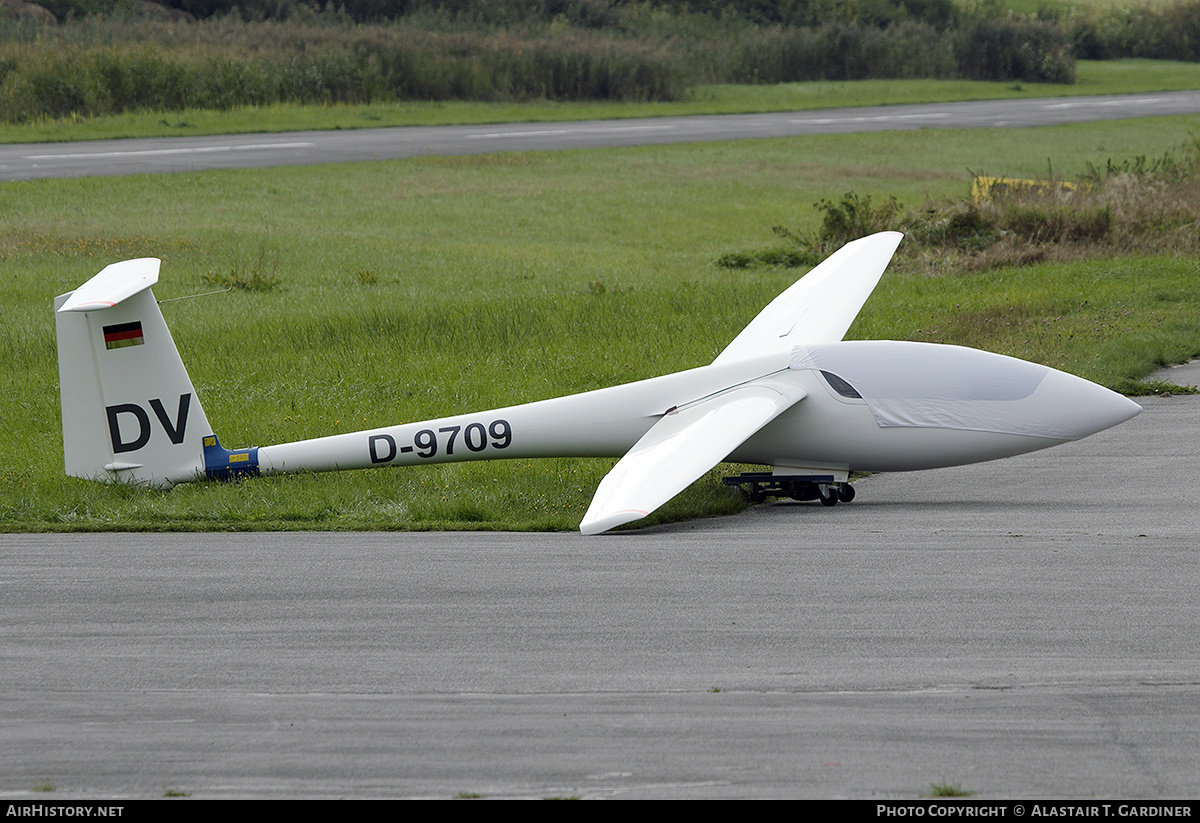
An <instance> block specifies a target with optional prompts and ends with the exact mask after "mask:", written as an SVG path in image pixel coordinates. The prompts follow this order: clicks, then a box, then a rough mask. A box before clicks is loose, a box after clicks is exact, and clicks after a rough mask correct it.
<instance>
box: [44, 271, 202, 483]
mask: <svg viewBox="0 0 1200 823" xmlns="http://www.w3.org/2000/svg"><path fill="white" fill-rule="evenodd" d="M159 263H160V261H159V260H157V259H156V258H141V259H138V260H126V261H124V262H121V263H114V264H112V265H111V266H108V267H107V268H105V269H104V270H103V271H101V272H100V273H99V274H97V275H96V276H95V277H93V278H92V279H91V280H89V281H88V282H87V283H85V284H84V285H82V286H80V287H79V288H78V289H76V290H75V291H74V292H68V293H67V294H63V295H60V296H58V297H57V298H55V300H54V317H55V327H56V333H57V338H58V377H59V391H60V394H61V399H62V421H63V457H64V462H65V464H66V471H67V474H69V475H72V476H74V477H82V478H85V479H88V480H104V481H109V482H126V483H135V484H140V485H148V486H154V487H170V486H172V485H175V484H176V483H185V482H187V481H189V480H193V479H195V478H196V477H198V476H203V475H204V473H205V460H204V439H205V438H206V437H212V428H211V427H210V426H209V424H208V419H207V417H206V416H205V414H204V410H203V409H202V408H201V406H200V401H199V400H198V399H197V397H196V390H195V389H194V388H193V387H192V381H191V378H189V377H188V374H187V370H186V369H185V368H184V366H183V361H182V360H181V359H180V357H179V351H178V350H177V349H176V348H175V341H174V340H173V339H172V338H171V332H170V331H169V330H168V329H167V324H166V321H165V320H164V319H163V316H162V312H161V311H160V310H159V308H158V303H157V301H155V299H154V294H153V292H152V291H151V290H150V287H151V286H152V285H154V284H155V283H156V282H158V268H159Z"/></svg>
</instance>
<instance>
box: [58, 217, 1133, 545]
mask: <svg viewBox="0 0 1200 823" xmlns="http://www.w3.org/2000/svg"><path fill="white" fill-rule="evenodd" d="M900 240H901V235H900V234H897V233H895V232H884V233H881V234H876V235H872V236H870V237H866V238H863V239H861V240H857V241H854V242H852V243H848V244H847V245H846V246H844V247H843V248H841V249H840V250H839V251H837V252H836V253H835V254H833V255H831V256H830V257H829V258H828V259H826V260H825V261H824V262H823V263H822V264H821V265H819V266H817V267H816V268H815V269H813V270H812V271H811V272H809V273H808V274H807V275H805V276H804V277H802V278H801V279H800V280H798V281H797V282H796V283H795V284H793V285H792V286H791V287H790V288H788V289H787V290H786V291H784V292H783V293H782V294H780V295H779V296H778V297H777V298H775V300H773V301H772V302H771V304H770V305H768V306H767V307H766V308H765V309H763V311H762V312H761V313H760V314H759V315H758V316H757V317H756V318H754V320H753V321H751V323H750V324H749V325H748V326H746V328H745V329H743V330H742V332H741V333H740V334H739V335H738V336H737V337H736V338H734V340H733V342H731V343H730V344H729V346H728V347H727V348H726V349H725V350H724V351H722V352H721V354H720V355H719V356H718V357H717V358H716V359H715V360H714V361H713V362H712V363H711V364H709V365H707V366H703V367H701V368H697V369H691V370H688V371H683V372H678V373H676V374H669V375H665V376H663V377H656V378H653V379H650V380H642V381H639V382H637V383H629V384H626V385H621V386H614V387H612V388H608V389H601V390H599V391H592V392H587V393H584V394H577V395H570V396H567V397H558V398H554V399H551V400H542V401H539V402H536V403H527V404H524V405H519V406H509V407H507V408H501V409H493V410H491V411H481V412H472V413H469V414H461V415H456V416H453V417H445V418H440V419H436V420H425V421H421V422H419V423H405V424H401V425H398V426H390V427H387V428H381V429H371V430H369V431H363V432H356V433H353V434H339V435H333V436H330V437H321V438H316V439H313V440H304V441H300V442H296V443H284V444H280V445H275V446H263V447H260V448H249V449H235V450H232V451H231V450H227V449H225V448H223V447H222V446H221V445H220V443H219V442H218V440H217V437H216V435H215V434H214V433H213V431H212V428H211V427H210V426H209V424H208V419H207V418H206V417H205V415H204V409H203V407H202V406H201V405H200V399H199V398H198V397H197V396H196V390H195V389H194V388H193V387H192V383H191V380H190V379H189V378H188V375H187V371H186V370H185V369H184V366H183V362H182V360H180V357H179V352H178V351H177V350H176V348H175V343H174V341H173V340H172V339H171V334H170V332H169V331H168V330H167V326H166V323H165V322H164V321H163V317H162V313H161V312H160V311H159V308H158V304H157V303H156V301H155V299H154V296H153V293H152V292H151V286H153V285H154V284H155V283H156V282H157V281H158V268H159V261H158V260H156V259H153V258H144V259H139V260H128V261H125V262H122V263H114V264H113V265H111V266H108V267H107V268H105V269H104V270H103V271H101V272H100V273H99V274H97V275H96V276H95V277H93V278H92V279H91V280H89V281H88V282H87V283H85V284H84V285H82V286H80V287H79V289H77V290H76V291H74V292H71V293H68V294H64V295H61V296H60V297H58V298H56V300H55V302H54V305H55V317H56V319H57V331H58V354H59V381H60V385H61V391H62V414H63V447H64V455H65V461H66V470H67V474H69V475H73V476H75V477H83V478H87V479H93V480H102V481H107V482H114V481H115V482H127V483H136V484H145V485H151V486H157V487H170V486H172V485H174V484H176V483H187V482H190V481H194V480H200V479H205V478H209V479H223V478H230V477H237V476H241V475H255V474H277V473H282V472H300V471H326V470H334V469H359V468H372V467H382V466H411V465H419V464H422V463H439V462H447V461H459V460H491V459H499V458H516V457H619V458H620V460H619V461H618V462H617V464H616V465H615V466H614V467H613V469H612V471H610V472H609V473H608V475H607V476H606V477H605V478H604V479H603V481H602V482H601V483H600V486H599V488H598V489H597V490H596V494H595V497H594V498H593V500H592V503H591V506H590V508H589V509H588V511H587V514H586V515H585V516H584V519H583V522H582V524H581V525H580V530H581V531H582V532H583V533H584V534H597V533H599V532H603V531H607V530H609V529H611V528H614V527H615V526H619V525H621V524H623V523H628V522H631V521H634V520H637V519H639V518H642V517H645V516H646V515H648V514H649V513H650V512H652V511H654V510H655V509H656V508H658V507H659V506H661V505H662V504H663V503H665V502H666V501H668V500H670V499H671V498H672V497H674V496H675V495H676V494H678V493H679V492H680V491H682V490H683V489H684V488H686V487H687V486H688V485H689V484H691V483H692V482H693V481H695V480H696V479H697V478H699V477H700V476H701V475H703V474H704V473H705V472H707V471H708V470H709V469H711V468H712V467H713V466H715V465H716V464H718V463H720V462H722V461H731V462H739V463H758V464H763V465H766V466H770V467H771V476H773V477H776V478H785V479H787V478H790V479H793V480H796V481H803V482H804V483H805V484H807V485H808V487H809V488H811V489H815V490H816V494H817V495H819V496H820V497H821V499H822V502H825V503H827V504H832V503H835V502H837V500H838V499H842V500H848V499H850V498H852V497H853V491H852V489H850V487H849V485H848V482H847V481H848V475H849V472H851V471H855V470H858V471H913V470H918V469H930V468H937V467H941V466H952V465H960V464H964V463H975V462H979V461H982V460H993V459H996V458H1000V457H1008V456H1011V455H1015V454H1022V453H1024V452H1029V451H1034V450H1035V449H1042V448H1046V447H1048V446H1054V445H1057V444H1059V443H1065V442H1067V441H1070V440H1078V439H1079V438H1081V437H1086V436H1087V435H1089V434H1093V433H1095V432H1098V431H1101V430H1102V429H1106V428H1108V427H1110V426H1115V425H1116V424H1118V423H1121V422H1122V421H1124V420H1128V419H1129V418H1130V417H1133V416H1134V415H1135V414H1137V413H1138V412H1139V411H1141V407H1140V406H1138V405H1137V404H1136V403H1134V402H1132V401H1130V400H1129V399H1127V398H1125V397H1123V396H1121V395H1119V394H1116V393H1115V392H1112V391H1109V390H1108V389H1105V388H1103V387H1101V386H1098V385H1096V384H1094V383H1091V382H1089V381H1087V380H1084V379H1082V378H1079V377H1075V376H1073V375H1070V374H1066V373H1065V372H1061V371H1056V370H1055V369H1051V368H1047V367H1045V366H1041V365H1038V364H1035V363H1029V362H1026V361H1023V360H1016V359H1014V358H1011V357H1004V356H1002V355H998V354H992V353H990V352H985V351H979V350H977V349H970V348H963V347H960V346H945V345H935V344H930V343H908V342H898V341H892V340H863V341H843V340H842V337H843V336H844V335H845V333H846V330H847V329H848V328H849V327H850V324H851V323H852V322H853V321H854V318H855V317H856V316H857V315H858V312H859V310H860V309H861V308H862V305H863V304H864V303H865V302H866V300H867V298H868V297H869V296H870V294H871V292H872V291H873V290H874V288H875V286H876V284H877V283H878V282H879V278H880V277H881V276H882V274H883V271H884V269H885V268H886V267H887V264H888V262H889V261H890V260H891V258H892V255H893V254H894V253H895V250H896V247H897V246H898V245H899V243H900Z"/></svg>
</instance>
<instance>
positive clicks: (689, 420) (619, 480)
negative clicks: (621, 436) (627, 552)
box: [579, 379, 806, 534]
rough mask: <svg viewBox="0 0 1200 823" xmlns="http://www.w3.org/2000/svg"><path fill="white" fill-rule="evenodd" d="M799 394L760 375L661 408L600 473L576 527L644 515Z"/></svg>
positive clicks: (590, 530)
mask: <svg viewBox="0 0 1200 823" xmlns="http://www.w3.org/2000/svg"><path fill="white" fill-rule="evenodd" d="M805 394H806V392H805V391H804V390H803V389H802V388H800V387H799V386H791V385H787V384H784V383H782V382H778V383H777V382H776V381H772V380H770V379H764V380H759V381H755V382H754V383H750V384H746V385H742V386H736V387H734V388H732V389H729V390H728V391H724V392H721V393H720V394H716V395H713V396H711V397H707V398H705V399H703V400H699V401H697V402H695V403H692V404H689V405H687V406H685V407H683V408H681V409H673V410H671V411H669V412H667V414H665V415H664V416H663V418H662V419H661V420H659V421H658V422H657V423H655V424H654V426H653V427H652V428H651V429H650V431H648V432H646V434H645V435H644V436H643V437H642V439H641V440H639V441H638V442H637V443H636V444H635V445H634V447H633V448H632V449H630V450H629V452H628V453H627V454H626V455H625V456H624V457H623V458H621V460H620V461H619V462H618V463H617V465H615V466H614V467H613V469H612V471H610V472H609V473H608V474H607V475H605V477H604V480H602V481H601V482H600V486H599V488H597V489H596V495H595V497H593V498H592V504H591V506H590V507H589V508H588V511H587V514H586V515H584V518H583V523H581V524H580V526H579V530H580V531H581V532H583V533H584V534H599V533H600V532H603V531H608V530H609V529H611V528H615V527H616V526H620V525H621V524H623V523H629V522H631V521H633V520H638V519H639V518H642V517H645V516H646V515H648V514H649V513H650V512H652V511H654V510H655V509H657V508H658V507H659V506H661V505H662V504H663V503H665V502H667V501H668V500H670V499H671V498H672V497H674V496H675V495H677V494H678V493H679V492H681V491H683V490H684V489H685V488H687V487H688V486H689V485H690V484H691V483H692V482H694V481H695V480H696V479H697V478H699V477H700V476H701V475H702V474H704V473H705V472H706V471H708V470H709V469H711V468H712V467H713V466H715V465H717V464H718V463H720V462H721V461H722V460H723V459H725V457H726V456H727V455H728V454H729V453H730V452H731V451H733V450H734V449H735V448H737V447H738V446H739V445H741V444H742V442H743V441H745V440H746V439H747V438H748V437H750V436H751V435H752V434H754V433H755V432H757V431H758V430H759V429H761V428H762V427H763V426H765V425H766V424H767V423H769V422H771V421H772V420H774V419H775V418H776V417H778V416H779V415H780V414H781V413H782V412H783V411H785V410H786V409H787V408H788V407H790V406H792V405H793V404H795V403H797V402H798V401H800V400H802V399H803V398H804V396H805Z"/></svg>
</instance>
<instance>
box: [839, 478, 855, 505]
mask: <svg viewBox="0 0 1200 823" xmlns="http://www.w3.org/2000/svg"><path fill="white" fill-rule="evenodd" d="M837 496H838V500H841V501H842V502H843V503H849V502H850V501H851V500H853V499H854V487H853V486H851V485H850V484H849V483H838V489H837Z"/></svg>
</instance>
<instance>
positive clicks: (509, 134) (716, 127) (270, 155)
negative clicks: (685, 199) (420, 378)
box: [0, 91, 1200, 180]
mask: <svg viewBox="0 0 1200 823" xmlns="http://www.w3.org/2000/svg"><path fill="white" fill-rule="evenodd" d="M1197 113H1200V91H1183V92H1159V93H1154V94H1136V95H1107V96H1093V97H1062V98H1032V99H1026V100H987V101H975V102H964V103H937V104H925V105H903V106H874V107H864V108H847V109H829V110H822V111H803V112H776V113H771V114H734V115H712V116H694V117H656V118H643V119H632V120H594V121H586V122H577V123H510V124H501V125H482V126H420V127H407V128H381V129H361V130H357V131H352V130H344V131H309V132H288V133H286V134H250V135H245V134H243V135H235V136H212V137H168V138H158V139H152V138H145V139H138V140H98V141H90V142H83V143H43V144H24V145H0V180H30V179H35V178H41V177H85V176H92V175H119V174H143V173H161V172H177V171H196V170H201V169H231V168H252V167H253V168H258V167H263V166H280V165H312V164H317V163H349V162H359V161H370V160H389V159H396V158H402V157H422V156H427V155H438V156H446V155H464V154H486V153H490V152H502V151H549V150H557V149H583V148H610V147H619V146H648V145H665V144H669V143H687V142H696V141H705V140H740V139H746V138H764V137H792V136H797V135H805V134H845V133H850V132H864V131H894V130H903V129H924V128H1009V127H1026V126H1049V125H1058V124H1063V123H1079V122H1084V121H1093V120H1121V119H1127V118H1132V117H1151V116H1162V115H1173V114H1197Z"/></svg>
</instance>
